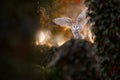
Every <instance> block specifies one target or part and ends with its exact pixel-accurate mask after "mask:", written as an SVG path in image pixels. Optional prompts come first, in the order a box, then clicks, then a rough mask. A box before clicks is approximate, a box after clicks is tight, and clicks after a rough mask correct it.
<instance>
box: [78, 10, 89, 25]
mask: <svg viewBox="0 0 120 80" xmlns="http://www.w3.org/2000/svg"><path fill="white" fill-rule="evenodd" d="M86 13H87V8H85V9H84V10H83V11H82V12H81V13H80V14H79V15H78V17H77V19H76V22H77V23H78V24H79V23H80V22H81V20H84V19H85V18H86Z"/></svg>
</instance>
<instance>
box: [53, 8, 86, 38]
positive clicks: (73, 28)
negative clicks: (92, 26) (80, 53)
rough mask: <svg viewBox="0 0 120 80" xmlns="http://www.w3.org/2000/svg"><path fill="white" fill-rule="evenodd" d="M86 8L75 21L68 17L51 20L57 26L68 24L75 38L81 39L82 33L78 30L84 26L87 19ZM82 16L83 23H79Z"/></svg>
mask: <svg viewBox="0 0 120 80" xmlns="http://www.w3.org/2000/svg"><path fill="white" fill-rule="evenodd" d="M86 12H87V8H86V9H84V10H83V11H82V12H81V13H80V14H79V15H78V17H77V18H76V22H75V23H73V20H72V19H71V18H68V17H61V18H55V19H54V20H53V22H54V23H55V24H57V25H59V26H61V27H62V26H69V28H70V29H71V31H72V33H73V36H74V38H75V39H83V35H82V34H81V33H80V31H81V30H82V29H83V28H84V26H85V24H86V23H87V21H88V19H87V18H86ZM83 18H84V23H83V24H82V23H81V20H82V19H83Z"/></svg>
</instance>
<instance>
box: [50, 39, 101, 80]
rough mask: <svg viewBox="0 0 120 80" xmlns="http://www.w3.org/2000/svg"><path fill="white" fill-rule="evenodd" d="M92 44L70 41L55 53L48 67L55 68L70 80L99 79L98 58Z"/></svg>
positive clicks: (82, 41) (76, 40)
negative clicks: (59, 69)
mask: <svg viewBox="0 0 120 80" xmlns="http://www.w3.org/2000/svg"><path fill="white" fill-rule="evenodd" d="M95 52H96V47H95V45H94V44H93V43H91V42H89V41H86V40H80V39H71V40H69V41H67V42H66V43H65V44H63V45H62V46H61V47H60V48H59V49H58V51H56V53H55V55H54V57H53V59H52V61H51V62H50V63H49V64H48V66H49V67H51V66H57V67H59V68H61V69H62V70H63V72H64V74H65V78H71V80H96V79H99V78H100V66H99V64H98V62H99V58H98V56H97V55H96V54H95Z"/></svg>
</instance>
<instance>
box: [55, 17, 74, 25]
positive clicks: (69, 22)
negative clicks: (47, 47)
mask: <svg viewBox="0 0 120 80" xmlns="http://www.w3.org/2000/svg"><path fill="white" fill-rule="evenodd" d="M53 22H54V23H55V24H57V25H59V26H61V27H63V26H69V27H71V26H72V19H70V18H68V17H62V18H55V19H54V20H53Z"/></svg>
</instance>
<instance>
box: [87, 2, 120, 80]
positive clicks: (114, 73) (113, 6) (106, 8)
mask: <svg viewBox="0 0 120 80" xmlns="http://www.w3.org/2000/svg"><path fill="white" fill-rule="evenodd" d="M85 4H86V5H87V6H88V9H89V12H88V16H89V17H90V23H93V33H94V34H95V36H96V38H95V42H96V44H97V48H98V51H97V54H98V55H100V57H101V66H102V70H103V75H104V76H105V77H107V79H105V80H119V79H120V74H119V73H118V72H119V71H120V52H119V51H120V5H119V4H120V0H86V2H85Z"/></svg>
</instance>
